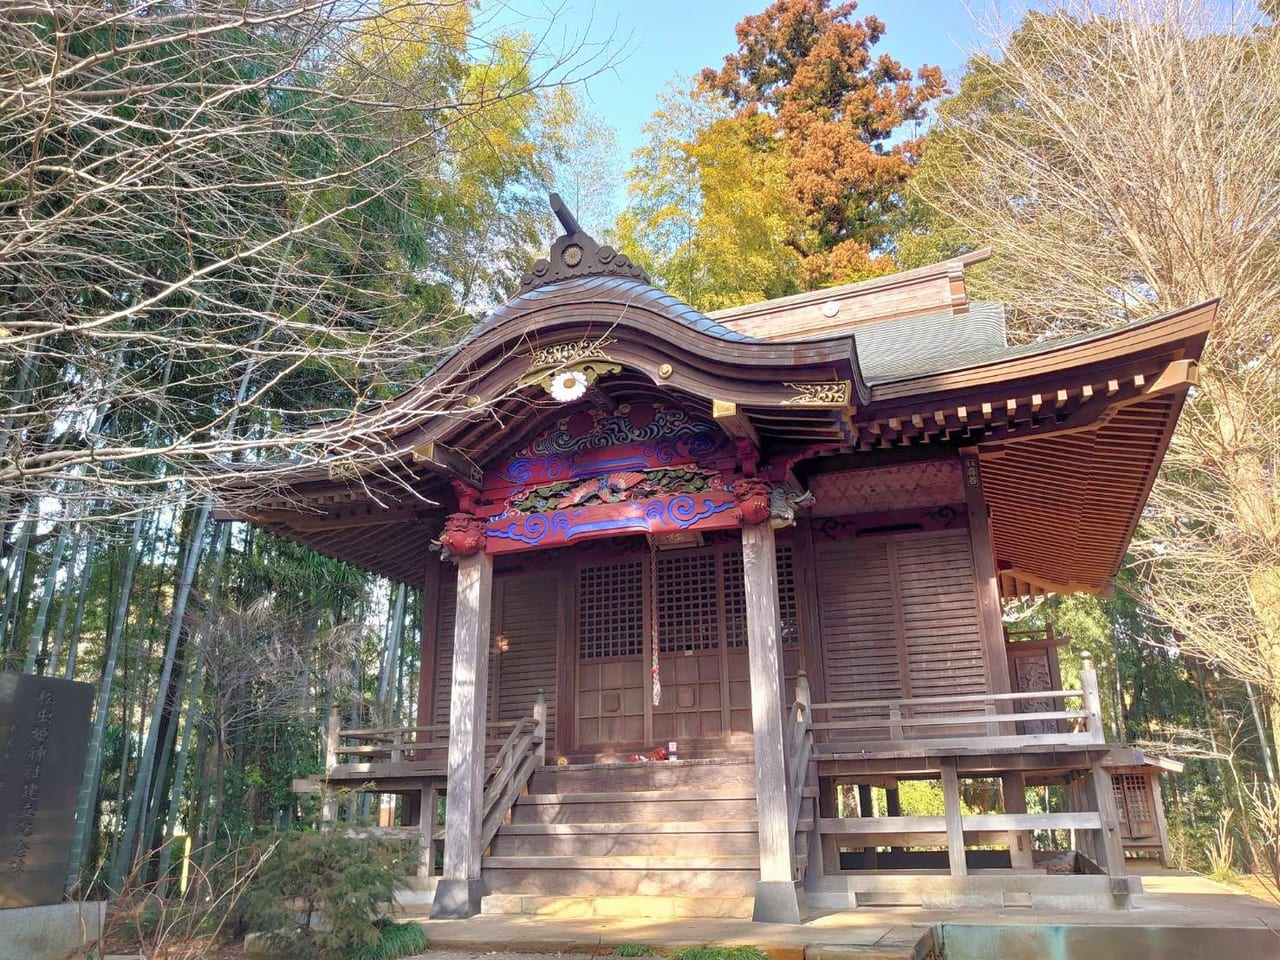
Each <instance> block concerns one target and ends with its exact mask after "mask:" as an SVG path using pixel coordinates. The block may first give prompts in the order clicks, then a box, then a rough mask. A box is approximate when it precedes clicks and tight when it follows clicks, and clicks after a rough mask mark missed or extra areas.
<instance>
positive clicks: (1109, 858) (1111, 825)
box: [1089, 760, 1124, 877]
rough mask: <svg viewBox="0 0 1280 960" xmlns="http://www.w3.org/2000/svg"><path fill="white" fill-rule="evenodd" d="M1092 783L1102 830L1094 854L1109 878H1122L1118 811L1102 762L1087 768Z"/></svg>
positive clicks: (1108, 775) (1107, 772)
mask: <svg viewBox="0 0 1280 960" xmlns="http://www.w3.org/2000/svg"><path fill="white" fill-rule="evenodd" d="M1089 778H1090V780H1091V781H1092V783H1093V793H1094V800H1095V801H1096V802H1097V805H1098V814H1099V816H1101V817H1102V829H1101V830H1099V831H1098V845H1097V849H1096V850H1095V851H1094V853H1095V854H1096V855H1097V857H1098V866H1099V867H1101V868H1102V869H1103V871H1104V872H1105V873H1106V874H1107V876H1109V877H1123V876H1124V840H1123V838H1122V837H1121V836H1120V811H1119V810H1117V809H1116V792H1115V787H1114V786H1112V783H1111V772H1110V771H1109V770H1107V769H1106V768H1105V767H1104V766H1103V765H1102V761H1100V760H1097V761H1094V763H1093V765H1092V766H1091V767H1090V768H1089Z"/></svg>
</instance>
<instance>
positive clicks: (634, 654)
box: [574, 559, 649, 750]
mask: <svg viewBox="0 0 1280 960" xmlns="http://www.w3.org/2000/svg"><path fill="white" fill-rule="evenodd" d="M646 563H647V561H645V560H641V559H635V560H624V561H620V562H616V563H593V564H590V565H587V566H583V567H582V568H581V570H580V571H579V573H578V611H577V613H578V616H577V648H578V649H577V670H576V674H577V680H576V688H575V692H576V696H575V698H574V703H575V706H574V745H575V747H577V748H578V749H590V748H596V749H606V748H616V749H620V750H626V749H634V748H637V747H641V746H643V745H644V744H645V743H646V742H647V741H648V740H649V729H648V726H649V722H648V710H647V709H646V698H647V697H648V696H649V684H648V670H647V669H646V668H645V663H646V660H645V649H646V644H645V633H646V631H645V624H646V617H645V564H646Z"/></svg>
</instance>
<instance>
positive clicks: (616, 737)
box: [575, 544, 799, 756]
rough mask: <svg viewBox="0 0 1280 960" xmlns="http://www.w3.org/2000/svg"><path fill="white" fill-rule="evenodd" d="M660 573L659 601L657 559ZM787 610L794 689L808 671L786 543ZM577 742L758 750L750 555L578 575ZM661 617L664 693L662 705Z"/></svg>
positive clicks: (688, 558)
mask: <svg viewBox="0 0 1280 960" xmlns="http://www.w3.org/2000/svg"><path fill="white" fill-rule="evenodd" d="M650 563H654V564H655V566H654V570H655V575H656V579H657V584H656V586H657V607H656V609H655V610H652V611H650V610H648V609H647V608H648V606H649V605H651V602H652V601H651V600H650V594H651V591H650V589H649V579H648V578H649V564H650ZM778 589H779V607H780V613H781V619H782V643H783V662H784V666H785V669H786V672H787V675H788V695H789V691H790V687H791V681H792V680H793V679H794V677H795V673H796V670H797V668H798V647H799V644H798V642H797V640H798V628H797V623H796V617H797V609H796V607H797V604H796V591H795V568H794V559H793V556H792V551H791V548H790V547H789V546H781V547H779V549H778ZM577 610H578V660H577V681H576V692H577V706H576V708H575V714H576V718H577V722H576V727H575V730H576V740H575V747H576V748H577V749H580V750H584V751H587V750H592V749H593V748H594V749H596V750H597V751H599V750H600V748H602V747H608V748H613V749H617V750H622V749H629V748H634V747H640V746H645V747H648V746H652V745H655V744H665V743H668V742H670V741H672V740H674V741H676V742H677V743H679V744H680V751H681V754H682V755H684V756H708V755H711V756H714V755H718V754H720V753H722V752H724V750H725V749H727V748H730V747H732V746H734V745H735V744H736V745H737V746H738V747H741V748H742V749H747V748H749V746H750V736H751V677H750V670H749V666H748V660H747V624H746V601H745V597H744V592H743V578H742V551H741V549H739V548H738V547H736V546H734V545H730V544H721V545H717V546H708V547H706V548H702V549H693V550H681V551H678V552H674V551H673V552H670V553H661V554H658V555H657V556H656V558H654V559H653V560H651V559H650V558H649V557H642V558H636V559H634V560H622V561H618V562H610V563H592V564H590V565H584V566H583V567H582V568H581V569H580V571H579V575H578V601H577ZM651 617H656V621H657V623H656V626H657V636H658V660H659V673H660V677H661V682H662V698H661V701H660V702H659V703H658V704H657V705H653V704H652V699H651V697H652V687H651V686H650V684H649V675H650V670H649V669H648V668H649V665H650V664H651V662H652V660H651V658H652V649H651V648H650V645H649V644H650V641H649V637H650V635H651V630H650V629H649V627H650V624H651V622H652V621H651V619H650V618H651Z"/></svg>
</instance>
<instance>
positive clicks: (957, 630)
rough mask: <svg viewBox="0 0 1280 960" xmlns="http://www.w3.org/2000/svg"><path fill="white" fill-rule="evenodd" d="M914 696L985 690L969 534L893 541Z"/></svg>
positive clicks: (917, 536) (945, 533) (956, 532)
mask: <svg viewBox="0 0 1280 960" xmlns="http://www.w3.org/2000/svg"><path fill="white" fill-rule="evenodd" d="M893 546H894V552H895V553H896V560H897V574H898V603H899V605H900V608H901V610H902V626H903V630H904V632H905V633H906V638H907V660H908V679H909V686H910V690H911V696H913V697H942V696H959V695H961V694H969V693H986V692H987V669H986V663H985V661H984V659H983V652H982V627H981V620H980V615H979V611H978V595H977V586H976V583H975V576H974V570H973V550H972V548H971V547H970V544H969V531H968V530H947V531H942V532H938V533H929V534H924V535H920V534H914V535H903V536H898V537H895V538H894V544H893Z"/></svg>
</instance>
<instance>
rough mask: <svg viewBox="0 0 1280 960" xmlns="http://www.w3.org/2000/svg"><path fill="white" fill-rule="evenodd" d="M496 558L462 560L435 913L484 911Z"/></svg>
mask: <svg viewBox="0 0 1280 960" xmlns="http://www.w3.org/2000/svg"><path fill="white" fill-rule="evenodd" d="M492 601H493V557H491V556H489V555H488V554H486V553H484V552H483V551H481V552H479V553H474V554H472V555H471V556H464V557H459V558H458V612H457V616H456V620H455V623H454V631H453V677H452V680H451V688H450V695H449V779H448V785H447V787H446V792H445V815H444V871H443V873H442V874H441V877H440V883H439V885H438V886H437V887H436V896H435V901H434V902H433V904H432V907H431V916H432V917H433V918H436V919H440V918H452V917H471V916H475V915H476V914H477V913H479V912H480V898H481V897H482V896H483V895H484V883H483V881H482V880H481V879H480V857H481V854H482V853H483V851H482V850H481V849H480V832H481V831H480V827H481V818H482V816H483V813H484V809H483V808H484V776H485V762H484V747H485V732H486V730H485V719H486V709H485V708H486V705H487V703H488V692H489V691H488V685H489V618H490V611H491V609H492Z"/></svg>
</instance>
